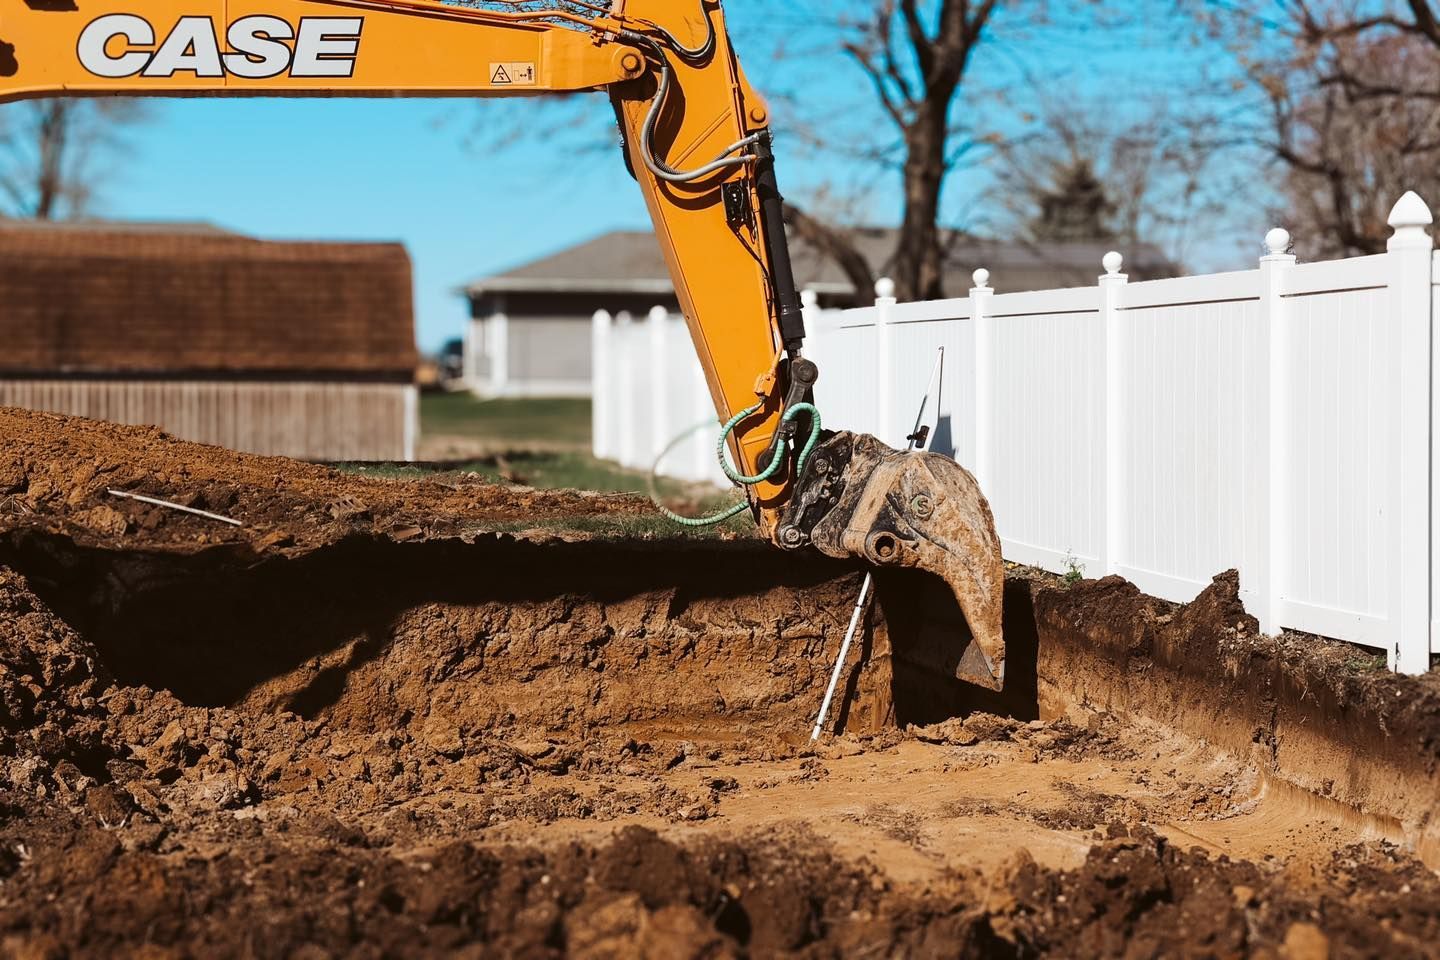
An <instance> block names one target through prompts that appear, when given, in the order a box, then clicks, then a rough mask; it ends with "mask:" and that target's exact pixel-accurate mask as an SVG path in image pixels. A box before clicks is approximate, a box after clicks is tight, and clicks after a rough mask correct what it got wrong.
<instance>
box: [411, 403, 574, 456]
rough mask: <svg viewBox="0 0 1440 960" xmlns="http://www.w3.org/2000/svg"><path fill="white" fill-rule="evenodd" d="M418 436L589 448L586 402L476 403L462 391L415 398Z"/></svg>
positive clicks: (500, 444) (496, 444) (518, 446)
mask: <svg viewBox="0 0 1440 960" xmlns="http://www.w3.org/2000/svg"><path fill="white" fill-rule="evenodd" d="M420 431H421V434H422V435H424V436H446V437H463V438H466V439H471V440H482V441H484V442H486V443H487V444H489V445H492V446H493V447H494V448H496V449H499V448H503V447H505V446H507V445H509V446H512V447H514V448H515V449H534V448H536V447H542V446H543V447H574V448H577V449H587V448H589V446H590V401H589V400H588V399H583V398H580V399H572V398H568V397H536V398H526V399H515V400H478V399H476V398H475V397H473V396H471V395H470V394H468V393H427V394H425V395H423V396H422V397H421V398H420Z"/></svg>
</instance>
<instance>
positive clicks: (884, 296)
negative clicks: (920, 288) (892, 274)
mask: <svg viewBox="0 0 1440 960" xmlns="http://www.w3.org/2000/svg"><path fill="white" fill-rule="evenodd" d="M875 296H876V297H878V298H880V299H881V300H893V299H894V298H895V281H894V280H891V279H890V278H889V277H881V278H880V279H879V280H876V281H875Z"/></svg>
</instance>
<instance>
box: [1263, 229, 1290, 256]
mask: <svg viewBox="0 0 1440 960" xmlns="http://www.w3.org/2000/svg"><path fill="white" fill-rule="evenodd" d="M1265 249H1266V250H1267V251H1269V254H1270V256H1272V257H1283V256H1284V255H1285V253H1286V251H1288V250H1289V249H1290V231H1289V230H1286V229H1285V228H1284V227H1275V228H1273V229H1272V230H1271V231H1270V232H1269V233H1267V234H1265Z"/></svg>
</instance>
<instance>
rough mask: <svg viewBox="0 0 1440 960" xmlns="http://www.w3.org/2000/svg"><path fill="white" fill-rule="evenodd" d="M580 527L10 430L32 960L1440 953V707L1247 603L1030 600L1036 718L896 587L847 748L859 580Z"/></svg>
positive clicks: (5, 888) (8, 733)
mask: <svg viewBox="0 0 1440 960" xmlns="http://www.w3.org/2000/svg"><path fill="white" fill-rule="evenodd" d="M106 487H123V488H125V489H134V490H140V491H142V492H146V493H152V494H154V495H158V496H161V497H164V498H167V499H178V498H181V497H193V498H194V503H195V505H197V506H200V505H204V507H205V508H206V509H216V510H218V511H219V512H222V513H226V514H227V515H231V516H235V517H236V518H237V519H241V520H242V521H244V522H246V524H247V526H246V527H245V528H243V529H237V530H232V529H230V528H228V527H224V528H222V529H217V527H223V525H217V524H215V523H214V522H213V521H205V520H202V519H199V518H191V517H188V516H183V515H178V514H171V513H170V512H169V511H161V512H160V513H155V514H152V513H150V512H148V509H145V508H140V507H139V506H138V505H133V504H130V503H128V502H120V501H114V500H113V499H112V498H109V497H107V495H106V494H105V493H104V492H103V491H104V489H105V488H106ZM7 497H8V498H9V499H8V501H7V500H6V498H7ZM351 500H354V501H360V502H361V503H362V504H363V506H364V514H365V515H363V516H362V515H361V514H358V513H350V514H345V512H344V511H343V510H341V511H339V513H341V514H343V515H342V516H336V512H337V511H335V510H334V509H332V508H333V505H334V504H336V503H345V502H349V501H351ZM7 503H8V505H6V504H7ZM102 507H103V508H106V509H110V510H114V511H115V512H116V513H117V514H119V515H120V516H121V517H122V518H123V519H124V524H123V525H122V524H121V523H120V522H118V521H116V520H114V518H109V519H108V520H105V521H103V522H101V521H99V520H97V519H96V518H95V517H94V513H93V512H94V511H97V510H99V509H101V508H102ZM577 509H578V510H581V511H590V512H602V511H606V510H637V509H638V507H637V506H636V504H635V503H634V501H632V500H629V499H626V498H595V497H582V496H578V495H570V494H541V493H536V492H533V491H514V490H510V489H507V488H504V487H498V486H491V485H483V484H473V485H472V484H466V485H462V487H461V489H450V488H447V487H437V486H435V485H433V484H417V483H408V482H387V481H373V480H370V481H367V480H359V479H356V478H352V477H348V476H344V475H341V474H337V473H334V472H332V471H328V470H325V469H322V468H318V467H310V466H304V465H299V464H293V463H290V462H288V461H282V460H264V459H259V458H252V457H242V456H239V455H235V454H229V453H224V452H222V451H216V450H214V449H212V448H200V447H195V446H192V445H186V444H179V443H176V442H174V441H171V440H169V439H167V438H164V437H162V436H161V435H159V434H156V433H153V432H149V431H138V430H125V429H123V428H114V427H108V426H101V425H97V424H91V423H87V422H83V421H70V420H60V419H58V418H43V417H37V416H33V415H28V414H19V413H15V412H13V411H3V410H0V956H3V957H10V956H14V957H64V956H115V955H133V956H146V957H169V956H203V957H211V956H260V957H327V956H374V957H380V956H435V955H447V956H449V955H460V956H477V957H478V956H549V955H566V954H568V955H575V956H586V957H621V956H625V957H629V956H647V957H657V958H658V957H728V956H745V955H751V956H776V955H800V956H811V957H819V956H847V957H848V956H861V957H863V956H874V957H879V956H974V957H981V956H986V957H988V956H1024V957H1030V956H1036V957H1086V956H1127V957H1151V956H1155V957H1158V956H1178V955H1184V956H1217V957H1219V956H1227V957H1228V956H1242V955H1251V956H1269V957H1289V958H1311V957H1324V956H1337V957H1344V956H1386V957H1405V956H1437V955H1440V947H1437V944H1440V906H1437V905H1440V880H1437V878H1436V876H1435V875H1434V874H1433V873H1432V872H1431V870H1430V869H1429V868H1427V867H1426V866H1425V865H1424V864H1423V863H1422V862H1421V860H1420V859H1419V858H1418V857H1417V856H1416V853H1417V852H1419V853H1424V851H1425V847H1424V844H1425V842H1426V838H1427V837H1430V836H1433V827H1434V825H1433V824H1432V823H1431V819H1433V818H1431V817H1430V812H1431V811H1433V809H1434V805H1435V798H1436V796H1437V791H1436V787H1435V784H1436V780H1435V777H1436V775H1437V773H1436V767H1437V764H1436V757H1437V752H1440V736H1437V731H1440V706H1437V698H1436V690H1435V684H1434V683H1433V682H1432V681H1416V680H1399V679H1396V678H1393V677H1390V676H1388V675H1386V674H1383V673H1378V672H1375V671H1373V670H1367V669H1361V668H1360V667H1356V666H1354V665H1353V664H1352V663H1351V662H1350V661H1349V660H1346V659H1344V655H1343V649H1342V648H1337V647H1334V646H1325V645H1321V646H1319V647H1316V646H1315V645H1313V644H1307V645H1300V644H1298V643H1293V644H1292V647H1293V648H1289V647H1286V646H1284V644H1286V643H1289V642H1290V641H1283V640H1282V641H1275V640H1267V639H1264V638H1257V637H1256V636H1255V635H1254V626H1253V621H1249V620H1248V618H1246V617H1245V616H1244V614H1243V612H1242V611H1240V610H1239V607H1238V602H1237V601H1236V599H1235V588H1236V585H1235V582H1234V579H1233V577H1230V578H1221V579H1219V580H1217V582H1216V584H1215V586H1214V587H1212V588H1211V590H1210V591H1207V593H1206V594H1205V595H1204V596H1202V598H1201V599H1200V600H1199V601H1197V602H1196V603H1194V604H1192V605H1190V606H1189V607H1186V608H1174V607H1171V606H1168V605H1165V604H1161V603H1159V602H1158V601H1154V600H1152V599H1149V598H1145V597H1143V596H1141V595H1139V594H1138V593H1136V592H1135V591H1134V589H1133V588H1132V587H1129V586H1128V585H1125V584H1121V583H1119V582H1118V581H1102V582H1100V583H1087V584H1082V585H1080V586H1078V587H1074V588H1068V589H1067V588H1065V587H1063V586H1062V585H1059V584H1056V583H1054V582H1053V581H1050V580H1048V579H1047V578H1038V577H1028V576H1018V575H1017V577H1016V578H1015V579H1014V581H1013V582H1012V583H1011V585H1010V589H1009V590H1008V592H1007V624H1006V629H1007V635H1008V636H1009V638H1010V642H1011V644H1012V645H1013V650H1012V658H1011V662H1012V668H1011V669H1012V671H1014V672H1015V677H1014V678H1012V683H1011V686H1010V688H1009V689H1007V691H1006V692H1005V694H1004V695H1003V696H1001V697H994V696H986V695H983V694H981V693H980V692H977V691H975V690H973V689H969V688H964V687H962V686H960V685H957V684H953V683H948V682H944V681H939V680H937V679H936V677H937V676H939V675H941V674H939V673H938V672H937V671H936V670H935V669H934V667H935V662H936V658H937V657H943V656H944V655H945V652H944V651H936V650H927V649H926V646H925V644H923V643H921V642H920V641H919V640H918V639H917V638H915V637H914V636H913V635H912V633H911V631H910V630H909V627H908V624H909V622H910V620H911V619H913V616H911V614H913V611H914V609H916V607H917V605H918V604H920V603H921V602H929V601H928V600H926V599H925V598H924V596H922V595H923V594H924V593H925V587H924V586H923V584H921V583H920V582H918V581H912V580H906V579H904V578H898V579H895V578H887V579H886V581H885V582H884V583H883V584H882V591H881V595H882V600H883V601H884V608H883V610H882V611H877V612H876V613H875V614H874V615H873V616H872V618H871V620H870V622H869V623H868V625H867V629H866V630H865V632H864V636H863V637H862V643H861V645H860V646H861V649H860V650H859V651H858V653H857V656H856V657H855V660H854V663H853V664H852V667H851V669H850V672H849V673H848V674H847V677H846V684H845V691H844V696H843V697H842V698H841V699H842V703H841V704H840V707H839V709H838V711H837V715H836V717H835V718H834V727H835V732H834V733H833V734H832V735H830V736H827V737H826V738H825V739H824V740H823V741H822V742H821V744H820V745H819V746H818V747H817V748H815V749H812V748H811V746H810V745H809V744H808V742H807V734H808V727H809V723H810V722H811V719H812V717H813V713H814V710H815V708H816V706H817V705H818V701H819V699H820V696H821V694H822V693H823V688H824V683H825V679H826V673H827V670H828V666H829V662H830V659H831V658H832V657H833V656H834V652H835V650H836V647H837V644H838V641H839V638H840V636H841V635H842V634H843V631H844V627H845V621H846V619H847V617H848V612H849V605H850V603H851V601H852V598H853V596H854V593H855V590H856V588H857V585H858V576H859V574H858V573H857V571H855V570H854V569H852V568H849V567H847V566H845V565H838V564H831V563H826V562H821V561H818V560H812V561H805V560H797V558H795V557H791V556H784V555H781V554H779V553H777V552H773V551H769V550H767V549H766V548H764V547H763V546H761V545H759V544H758V543H750V542H743V541H742V542H735V543H703V544H702V543H694V542H668V541H662V542H654V541H651V542H641V541H627V542H614V541H605V540H596V539H585V538H579V537H571V538H563V539H561V538H555V537H546V538H543V539H535V540H532V539H525V538H517V537H514V536H510V535H504V534H494V533H486V532H481V530H482V529H483V528H484V527H485V525H486V524H487V523H488V524H492V525H493V524H494V523H507V524H508V523H510V522H512V521H513V520H515V519H517V518H519V519H522V520H523V519H528V518H530V517H535V516H540V515H544V514H546V513H547V511H553V513H551V514H550V515H557V516H558V515H562V514H563V512H564V511H575V510H577ZM156 510H157V511H160V508H156ZM400 524H406V525H407V526H404V527H401V528H400V530H401V534H403V535H397V534H396V533H395V530H396V528H397V526H398V525H400ZM411 527H419V528H420V532H419V533H415V534H412V533H411V532H410V529H411ZM201 537H204V538H205V539H204V540H203V541H202V540H201V539H200V538H201ZM1026 664H1028V665H1029V671H1028V672H1029V676H1028V679H1027V677H1026V675H1025V674H1026V670H1025V669H1023V668H1022V667H1023V665H1026ZM1292 688H1293V689H1292ZM1302 689H1303V691H1304V692H1303V694H1299V691H1300V690H1302ZM1397 691H1398V692H1399V693H1400V696H1398V697H1397V696H1396V695H1395V694H1396V692H1397ZM1297 694H1299V695H1297ZM842 731H843V732H842ZM1327 771H1328V774H1327V773H1326V772H1327ZM1322 774H1326V776H1328V784H1327V783H1326V776H1322ZM1397 785H1398V786H1397ZM1417 792H1418V795H1416V794H1417ZM1402 794H1403V796H1402Z"/></svg>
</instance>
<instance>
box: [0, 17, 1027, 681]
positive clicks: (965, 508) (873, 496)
mask: <svg viewBox="0 0 1440 960" xmlns="http://www.w3.org/2000/svg"><path fill="white" fill-rule="evenodd" d="M585 91H596V92H604V93H606V94H608V96H609V98H610V101H611V103H612V104H613V106H614V109H615V114H616V118H617V121H618V123H619V127H620V130H621V134H622V138H623V153H624V157H625V161H626V163H627V165H628V167H629V169H630V172H631V174H632V175H633V176H634V179H635V180H636V182H637V183H638V184H639V186H640V190H641V192H642V193H643V194H644V197H645V202H646V205H647V207H648V208H649V212H650V216H651V218H652V219H653V221H654V226H655V233H656V236H657V237H658V238H659V241H660V245H661V247H662V248H663V250H664V254H665V260H666V263H667V265H668V267H669V270H670V274H671V277H672V278H673V280H674V284H675V291H676V293H677V295H678V298H679V302H680V305H681V308H682V310H683V312H684V315H685V319H686V322H687V324H688V327H689V330H690V334H691V337H692V340H693V342H694V345H695V350H696V352H697V353H698V355H699V358H700V361H701V365H702V367H703V368H704V371H705V377H706V381H707V383H708V385H709V389H710V394H711V396H712V398H713V400H714V402H715V409H716V411H717V414H718V418H717V423H721V422H723V423H724V424H725V429H724V433H723V435H722V438H721V443H720V448H719V452H720V457H721V462H722V464H724V465H725V468H726V471H727V473H728V474H729V475H730V477H731V479H732V480H735V481H736V482H737V483H739V484H740V485H742V486H743V487H744V489H745V492H746V499H745V501H744V503H743V504H741V505H740V508H741V509H743V510H748V511H749V512H750V514H751V516H752V517H753V519H754V520H755V522H756V523H757V524H758V526H759V530H760V533H761V534H762V535H763V536H764V537H765V538H767V539H768V540H769V541H770V542H771V543H773V544H774V545H775V546H777V547H778V548H780V549H782V550H787V551H799V550H818V551H819V552H820V553H822V554H825V555H827V556H830V557H836V558H850V557H856V558H861V559H863V560H864V561H865V562H867V563H869V564H871V565H872V566H874V567H878V568H887V567H895V568H913V569H915V570H919V571H924V572H925V574H928V575H931V576H935V577H939V578H940V579H941V580H942V581H944V583H945V584H946V585H947V586H948V588H949V591H950V593H952V594H953V596H954V599H955V601H956V602H957V604H958V606H959V609H960V612H961V613H962V614H963V620H964V624H963V625H962V626H960V627H959V628H958V629H957V630H956V631H955V632H956V633H959V634H963V633H964V629H963V627H965V626H968V636H964V635H959V636H954V637H953V639H951V638H947V642H949V643H952V644H953V646H954V648H955V649H954V650H953V651H952V652H951V653H950V655H949V656H948V657H947V661H946V662H947V666H949V665H953V669H954V673H955V676H956V677H957V678H959V679H962V680H967V681H971V682H974V683H978V684H980V685H982V686H984V687H987V688H989V689H992V690H999V689H1001V687H1002V685H1003V683H1004V669H1005V641H1004V636H1003V633H1002V630H1001V611H1002V600H1003V592H1004V566H1003V563H1002V560H1001V556H1000V543H999V538H998V537H997V535H996V532H995V525H994V520H993V518H992V516H991V512H990V507H989V504H988V503H987V502H986V500H985V497H984V495H983V494H982V493H981V491H980V489H979V486H978V485H977V483H976V482H975V479H974V477H972V476H971V475H970V473H969V472H968V471H966V470H965V469H963V468H962V467H960V466H959V465H958V464H956V463H955V461H954V460H952V459H950V458H948V457H945V456H942V455H939V454H934V453H928V452H920V451H900V450H895V449H892V448H891V447H888V446H886V445H885V444H883V443H881V442H880V441H879V440H878V439H876V438H875V437H873V436H870V435H865V434H856V433H851V432H847V431H830V430H825V429H823V428H822V425H821V417H820V411H818V410H817V409H816V407H815V404H814V387H815V384H816V382H817V380H818V378H819V376H820V371H819V370H818V369H817V367H816V365H815V363H813V362H812V361H811V360H808V359H806V357H805V353H804V346H805V323H804V316H803V312H802V305H801V299H800V296H799V293H798V292H797V289H796V283H795V276H794V272H793V269H792V265H791V257H790V252H789V248H788V246H787V241H786V236H785V223H784V214H783V201H782V196H781V193H780V188H779V185H778V181H777V177H776V170H775V166H776V165H775V155H774V152H773V149H772V142H773V141H772V130H771V114H770V109H769V107H768V106H767V104H766V102H765V100H764V99H762V98H761V96H760V95H759V94H757V93H756V91H755V90H754V88H753V87H752V86H751V85H750V82H749V81H748V80H747V79H746V76H745V73H744V71H743V70H742V69H741V68H740V64H739V62H738V60H737V58H736V54H735V51H734V49H733V47H732V45H731V38H730V35H729V33H728V31H727V28H726V23H725V15H724V11H723V10H722V8H721V4H720V0H4V3H3V5H0V102H4V101H11V100H17V99H22V98H29V97H55V96H67V97H100V96H132V97H157V96H164V97H189V96H355V97H380V96H412V97H439V96H465V97H529V96H538V95H542V94H548V93H576V92H585ZM203 135H204V134H203V133H202V132H200V131H197V132H196V136H197V138H200V137H203ZM277 148H278V145H267V144H260V143H257V144H256V145H255V149H257V150H266V149H277ZM727 458H733V466H732V465H730V464H729V463H726V460H727Z"/></svg>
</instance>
